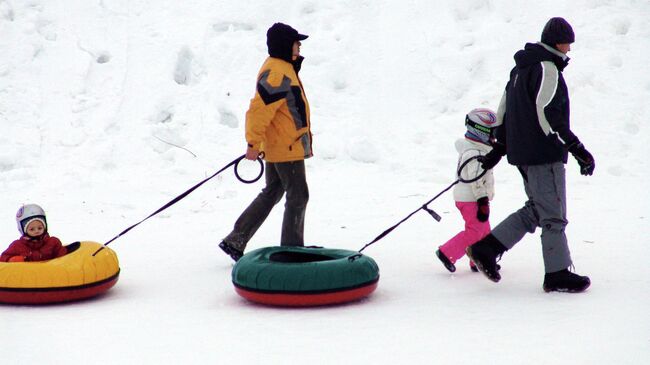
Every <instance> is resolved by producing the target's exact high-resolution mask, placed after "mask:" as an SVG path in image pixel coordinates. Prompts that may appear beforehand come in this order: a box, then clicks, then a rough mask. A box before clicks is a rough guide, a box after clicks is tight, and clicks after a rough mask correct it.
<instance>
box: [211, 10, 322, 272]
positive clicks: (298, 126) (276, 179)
mask: <svg viewBox="0 0 650 365" xmlns="http://www.w3.org/2000/svg"><path fill="white" fill-rule="evenodd" d="M305 39H307V36H306V35H303V34H300V33H298V31H296V30H295V29H293V28H292V27H290V26H289V25H286V24H282V23H275V24H273V26H271V28H269V30H268V31H267V33H266V44H267V46H268V51H269V57H268V58H267V59H266V61H265V62H264V64H263V65H262V68H261V69H260V71H259V73H258V75H257V90H256V92H255V97H253V99H252V100H251V103H250V107H249V109H248V112H246V142H247V143H248V147H247V149H246V158H247V159H249V160H255V159H256V158H257V157H258V156H259V155H260V153H262V152H263V153H264V160H265V164H266V169H265V171H266V172H265V179H266V186H265V187H264V188H263V189H262V191H261V192H260V193H259V195H258V196H257V197H256V198H255V200H253V202H252V203H251V204H250V205H249V206H248V207H247V208H246V210H244V212H243V213H242V214H241V215H240V216H239V218H238V219H237V221H236V222H235V226H234V228H233V230H232V232H231V233H230V234H229V235H228V236H226V238H224V239H223V241H222V242H221V243H220V244H219V247H220V248H221V249H222V250H223V251H224V252H225V253H226V254H228V255H230V257H232V259H233V260H235V261H237V260H239V258H240V257H241V256H242V255H243V252H244V249H245V248H246V244H247V243H248V241H249V240H250V239H251V237H252V236H253V235H254V234H255V232H256V231H257V229H258V228H259V227H260V226H261V225H262V223H263V222H264V220H265V219H266V217H268V215H269V213H270V212H271V209H273V207H274V206H275V205H276V204H277V203H278V202H279V201H280V200H281V199H282V196H283V195H284V194H285V193H286V203H285V206H284V217H283V220H282V234H281V238H280V244H281V245H282V246H304V238H303V232H304V223H305V210H306V208H307V201H308V200H309V190H308V188H307V180H306V176H305V162H304V160H305V159H306V158H309V157H311V156H312V148H311V142H312V136H311V131H310V122H309V103H308V102H307V97H306V96H305V91H304V89H303V87H302V83H301V82H300V79H299V78H298V71H300V66H301V64H302V60H303V57H302V56H300V45H301V43H300V41H302V40H305Z"/></svg>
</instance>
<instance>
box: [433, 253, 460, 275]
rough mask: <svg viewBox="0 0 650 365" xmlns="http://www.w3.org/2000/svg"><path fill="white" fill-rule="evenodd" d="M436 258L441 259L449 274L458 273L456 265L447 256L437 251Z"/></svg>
mask: <svg viewBox="0 0 650 365" xmlns="http://www.w3.org/2000/svg"><path fill="white" fill-rule="evenodd" d="M436 256H438V258H439V259H440V261H441V262H442V264H443V265H445V268H446V269H447V270H449V272H455V271H456V265H454V264H453V263H452V262H451V261H450V260H449V258H447V256H445V254H444V253H442V251H440V250H436Z"/></svg>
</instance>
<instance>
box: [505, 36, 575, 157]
mask: <svg viewBox="0 0 650 365" xmlns="http://www.w3.org/2000/svg"><path fill="white" fill-rule="evenodd" d="M514 58H515V63H516V65H515V67H514V68H513V69H512V71H510V80H509V81H508V84H507V85H506V89H505V92H504V93H503V97H502V98H501V102H500V103H499V108H498V111H497V118H498V119H499V120H500V121H501V122H502V125H501V126H500V127H499V128H498V129H497V140H498V141H499V142H501V143H503V144H505V145H506V150H507V155H508V162H509V163H510V164H512V165H517V166H520V165H541V164H547V163H553V162H564V163H566V162H567V155H568V153H567V147H568V146H569V145H571V144H573V143H576V142H578V138H577V137H576V136H575V135H574V134H573V133H572V132H571V129H570V125H569V124H570V123H569V93H568V90H567V86H566V83H565V82H564V77H563V76H562V70H564V68H565V67H566V66H567V64H568V61H569V58H568V57H567V56H566V55H565V54H563V53H561V52H559V51H557V50H555V49H554V48H552V47H549V46H547V45H546V44H544V43H537V44H533V43H528V44H526V46H525V47H524V49H523V50H520V51H518V52H517V53H515V56H514Z"/></svg>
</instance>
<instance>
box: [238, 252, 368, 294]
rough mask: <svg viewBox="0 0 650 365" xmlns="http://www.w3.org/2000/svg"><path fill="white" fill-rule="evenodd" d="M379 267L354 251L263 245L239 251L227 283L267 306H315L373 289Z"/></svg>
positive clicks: (239, 292) (365, 292) (240, 292)
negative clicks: (246, 250)
mask: <svg viewBox="0 0 650 365" xmlns="http://www.w3.org/2000/svg"><path fill="white" fill-rule="evenodd" d="M378 281H379V267H378V266H377V264H376V263H375V260H373V259H372V258H370V257H368V256H366V255H362V254H360V253H358V252H356V251H349V250H340V249H328V248H322V247H290V246H281V247H277V246H275V247H265V248H260V249H257V250H254V251H251V252H249V253H247V254H246V255H244V256H242V258H241V259H239V261H237V264H235V266H234V267H233V269H232V282H233V284H234V285H235V290H236V291H237V293H238V294H239V295H241V296H242V297H244V298H246V299H248V300H250V301H253V302H256V303H262V304H267V305H277V306H293V307H304V306H316V305H328V304H338V303H345V302H350V301H353V300H357V299H360V298H363V297H366V296H368V295H369V294H370V293H372V292H373V291H374V290H375V289H376V288H377V283H378Z"/></svg>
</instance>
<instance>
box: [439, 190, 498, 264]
mask: <svg viewBox="0 0 650 365" xmlns="http://www.w3.org/2000/svg"><path fill="white" fill-rule="evenodd" d="M456 208H458V210H460V214H461V215H462V216H463V219H464V220H465V230H464V231H462V232H460V233H458V234H457V235H455V236H454V237H453V238H451V239H450V240H449V241H447V243H445V244H444V245H442V246H440V251H441V252H442V253H444V254H445V256H447V258H448V259H449V261H451V262H452V263H456V260H458V259H460V258H461V257H463V256H465V249H466V248H467V247H469V246H471V245H472V244H473V243H476V242H477V241H478V240H480V239H481V238H483V237H485V236H487V235H488V233H490V221H489V220H488V221H487V222H480V221H479V220H478V219H477V218H476V212H477V211H478V203H477V202H456Z"/></svg>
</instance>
